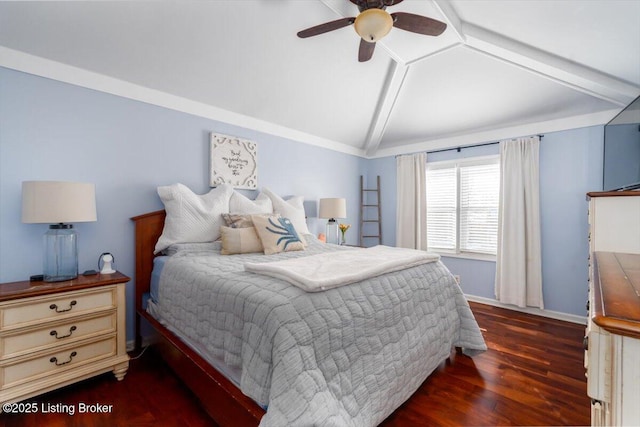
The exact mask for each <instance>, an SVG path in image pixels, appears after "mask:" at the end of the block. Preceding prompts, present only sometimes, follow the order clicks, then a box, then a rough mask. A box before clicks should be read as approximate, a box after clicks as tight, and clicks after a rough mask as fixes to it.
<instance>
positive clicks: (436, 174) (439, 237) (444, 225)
mask: <svg viewBox="0 0 640 427" xmlns="http://www.w3.org/2000/svg"><path fill="white" fill-rule="evenodd" d="M456 175H457V174H456V169H455V167H451V168H442V169H429V170H427V246H428V247H429V248H432V249H436V250H438V249H440V250H442V249H444V250H448V251H455V249H456V216H457V209H458V200H457V195H456V193H457V190H456V189H457V186H458V184H457V176H456Z"/></svg>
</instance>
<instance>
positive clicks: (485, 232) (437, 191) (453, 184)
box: [427, 156, 500, 255]
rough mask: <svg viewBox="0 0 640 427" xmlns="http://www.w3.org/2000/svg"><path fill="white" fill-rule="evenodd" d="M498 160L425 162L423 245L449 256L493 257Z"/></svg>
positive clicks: (494, 252) (496, 238)
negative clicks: (425, 244)
mask: <svg viewBox="0 0 640 427" xmlns="http://www.w3.org/2000/svg"><path fill="white" fill-rule="evenodd" d="M499 162H500V161H499V157H497V156H491V157H483V158H476V159H462V160H457V161H447V162H434V163H427V244H428V246H429V250H431V251H435V252H441V253H451V254H484V255H495V254H496V249H497V241H498V203H499V194H500V163H499Z"/></svg>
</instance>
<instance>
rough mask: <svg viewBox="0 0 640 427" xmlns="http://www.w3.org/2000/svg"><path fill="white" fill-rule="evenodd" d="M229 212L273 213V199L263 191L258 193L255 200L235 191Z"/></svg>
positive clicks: (248, 213)
mask: <svg viewBox="0 0 640 427" xmlns="http://www.w3.org/2000/svg"><path fill="white" fill-rule="evenodd" d="M229 212H230V213H233V214H240V215H251V214H262V213H264V214H270V213H273V204H272V203H271V199H270V198H269V197H267V196H266V195H265V194H263V193H260V194H258V197H256V199H255V200H251V199H250V198H248V197H245V196H243V195H242V194H240V193H238V192H237V191H234V192H233V194H232V195H231V200H230V201H229Z"/></svg>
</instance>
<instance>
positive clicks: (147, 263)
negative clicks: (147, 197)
mask: <svg viewBox="0 0 640 427" xmlns="http://www.w3.org/2000/svg"><path fill="white" fill-rule="evenodd" d="M165 216H166V213H165V211H164V210H160V211H155V212H149V213H146V214H143V215H138V216H134V217H133V218H131V220H132V221H133V222H134V223H135V228H136V231H135V239H136V281H135V284H136V348H139V346H140V343H141V337H140V313H141V312H143V311H144V309H143V307H142V296H143V295H144V294H145V293H147V292H149V288H150V285H151V271H152V270H153V258H155V255H154V254H153V250H154V249H155V247H156V242H157V241H158V238H159V237H160V235H161V234H162V229H163V228H164V218H165Z"/></svg>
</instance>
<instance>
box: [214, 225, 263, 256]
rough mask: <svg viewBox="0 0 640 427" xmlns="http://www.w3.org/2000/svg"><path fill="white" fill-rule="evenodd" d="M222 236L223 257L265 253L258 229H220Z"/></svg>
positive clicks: (223, 227) (221, 251)
mask: <svg viewBox="0 0 640 427" xmlns="http://www.w3.org/2000/svg"><path fill="white" fill-rule="evenodd" d="M252 224H253V223H252ZM220 234H221V235H222V249H221V250H220V253H221V254H222V255H233V254H249V253H253V252H263V251H264V248H263V247H262V242H260V238H259V237H258V234H257V233H256V229H255V228H254V227H253V226H251V227H249V228H231V227H225V226H222V227H220Z"/></svg>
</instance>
